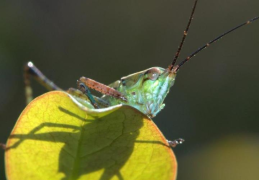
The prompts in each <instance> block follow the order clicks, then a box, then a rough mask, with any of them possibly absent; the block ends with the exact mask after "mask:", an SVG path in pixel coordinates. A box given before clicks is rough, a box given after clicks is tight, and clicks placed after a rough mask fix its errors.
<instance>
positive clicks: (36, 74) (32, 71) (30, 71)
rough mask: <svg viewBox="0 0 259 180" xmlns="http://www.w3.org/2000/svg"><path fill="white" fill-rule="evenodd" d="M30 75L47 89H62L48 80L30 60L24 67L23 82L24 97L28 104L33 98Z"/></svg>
mask: <svg viewBox="0 0 259 180" xmlns="http://www.w3.org/2000/svg"><path fill="white" fill-rule="evenodd" d="M30 77H33V78H35V79H36V80H37V81H38V82H39V83H40V84H42V85H43V86H44V87H46V88H47V89H48V90H62V89H61V88H60V87H58V86H57V85H56V84H54V83H53V82H52V81H50V80H49V79H48V78H47V77H46V76H44V75H43V74H42V72H41V71H40V70H39V69H38V68H37V67H36V66H34V65H33V63H32V62H28V63H27V64H26V65H25V67H24V84H25V97H26V103H27V104H28V103H29V102H30V101H32V99H33V94H32V88H31V81H30Z"/></svg>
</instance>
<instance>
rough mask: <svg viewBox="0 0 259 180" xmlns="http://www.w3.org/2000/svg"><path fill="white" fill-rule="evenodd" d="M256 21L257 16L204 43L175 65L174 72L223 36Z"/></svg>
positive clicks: (258, 17)
mask: <svg viewBox="0 0 259 180" xmlns="http://www.w3.org/2000/svg"><path fill="white" fill-rule="evenodd" d="M257 19H259V16H257V17H254V18H252V19H250V20H248V21H246V22H244V23H242V24H240V25H238V26H236V27H235V28H233V29H230V30H228V31H227V32H225V33H223V34H221V35H220V36H218V37H216V38H215V39H213V40H211V41H210V42H208V43H206V44H205V45H203V46H202V47H200V48H199V49H197V50H196V51H195V52H193V53H192V54H191V55H189V56H188V57H187V58H185V59H184V60H183V61H182V62H180V63H179V64H178V65H177V67H176V68H175V70H174V71H175V72H177V71H178V70H179V69H180V67H181V66H182V65H184V64H185V63H186V62H187V61H189V60H190V59H191V58H192V57H194V56H195V55H196V54H198V53H199V52H201V51H202V50H203V49H206V48H207V47H209V46H210V45H211V44H212V43H214V42H216V41H218V40H219V39H221V38H222V37H224V36H225V35H227V34H229V33H231V32H233V31H235V30H237V29H239V28H241V27H242V26H245V25H247V24H250V23H252V22H253V21H255V20H257Z"/></svg>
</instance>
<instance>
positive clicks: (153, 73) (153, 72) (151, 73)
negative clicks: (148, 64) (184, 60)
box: [147, 68, 160, 81]
mask: <svg viewBox="0 0 259 180" xmlns="http://www.w3.org/2000/svg"><path fill="white" fill-rule="evenodd" d="M159 75H160V70H159V69H158V68H152V69H149V70H148V71H147V77H148V79H150V80H152V81H155V80H157V78H158V77H159Z"/></svg>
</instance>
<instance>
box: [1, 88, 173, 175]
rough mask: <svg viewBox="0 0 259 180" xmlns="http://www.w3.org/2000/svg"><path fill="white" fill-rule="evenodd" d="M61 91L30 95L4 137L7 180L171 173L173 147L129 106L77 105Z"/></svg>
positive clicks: (149, 121)
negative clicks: (29, 98)
mask: <svg viewBox="0 0 259 180" xmlns="http://www.w3.org/2000/svg"><path fill="white" fill-rule="evenodd" d="M72 99H73V98H72V97H71V96H69V95H68V94H67V93H64V92H60V91H53V92H49V93H46V94H44V95H42V96H39V97H38V98H36V99H34V100H33V101H32V102H31V103H30V104H29V105H28V106H27V107H26V108H25V109H24V111H23V112H22V114H21V115H20V117H19V119H18V121H17V123H16V125H15V127H14V129H13V131H12V133H11V135H10V137H9V139H8V142H7V150H6V154H5V163H6V175H7V178H8V179H9V180H20V179H26V180H30V179H33V180H34V179H37V180H41V179H42V180H46V179H51V180H56V179H64V180H65V179H67V180H74V179H91V180H94V179H101V180H109V179H124V180H127V179H130V180H134V179H148V180H150V179H161V180H167V179H171V180H173V179H175V177H176V169H177V163H176V159H175V156H174V153H173V151H172V150H171V148H170V147H168V144H167V142H166V140H165V138H164V136H163V135H162V133H161V132H160V131H159V129H158V128H157V127H156V125H155V124H154V123H153V121H152V120H150V119H148V118H147V117H146V116H145V115H143V114H142V113H140V112H139V111H138V110H136V109H134V108H132V107H130V106H122V105H117V106H113V107H110V108H105V109H100V110H93V109H87V110H82V109H81V108H79V107H78V105H76V103H74V102H73V100H72Z"/></svg>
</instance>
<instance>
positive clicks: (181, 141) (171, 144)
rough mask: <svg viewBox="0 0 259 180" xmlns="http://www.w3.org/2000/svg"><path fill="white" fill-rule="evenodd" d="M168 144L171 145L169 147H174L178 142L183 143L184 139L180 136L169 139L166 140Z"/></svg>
mask: <svg viewBox="0 0 259 180" xmlns="http://www.w3.org/2000/svg"><path fill="white" fill-rule="evenodd" d="M167 142H168V144H169V145H170V146H171V147H173V148H174V147H176V146H177V145H178V144H183V142H184V139H182V138H179V139H176V140H174V141H170V140H167Z"/></svg>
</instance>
